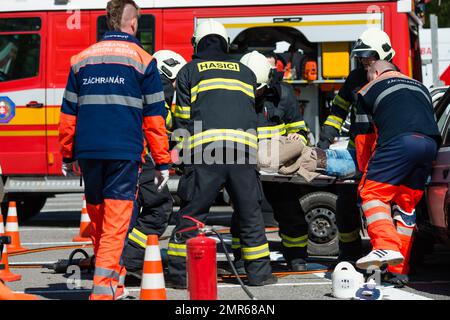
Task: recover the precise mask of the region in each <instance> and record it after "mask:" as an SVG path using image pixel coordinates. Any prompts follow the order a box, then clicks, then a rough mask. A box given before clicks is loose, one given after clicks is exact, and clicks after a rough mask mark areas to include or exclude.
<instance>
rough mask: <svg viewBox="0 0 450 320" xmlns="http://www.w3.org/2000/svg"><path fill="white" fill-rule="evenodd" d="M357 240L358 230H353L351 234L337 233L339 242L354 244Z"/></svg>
mask: <svg viewBox="0 0 450 320" xmlns="http://www.w3.org/2000/svg"><path fill="white" fill-rule="evenodd" d="M358 239H359V229H356V230H353V231H352V232H347V233H344V232H340V233H339V241H341V242H343V243H350V242H354V241H356V240H358Z"/></svg>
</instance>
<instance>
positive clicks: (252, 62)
mask: <svg viewBox="0 0 450 320" xmlns="http://www.w3.org/2000/svg"><path fill="white" fill-rule="evenodd" d="M241 63H242V64H244V65H246V66H247V67H249V68H250V70H252V71H253V73H254V74H255V75H256V82H257V83H258V88H257V89H261V88H262V87H264V86H266V85H267V84H268V83H269V76H270V71H271V70H272V66H271V65H270V63H269V61H267V58H266V57H265V56H264V55H263V54H261V53H259V52H258V51H252V52H249V53H247V54H245V55H244V56H243V57H242V58H241Z"/></svg>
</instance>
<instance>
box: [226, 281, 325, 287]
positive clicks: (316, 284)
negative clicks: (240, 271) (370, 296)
mask: <svg viewBox="0 0 450 320" xmlns="http://www.w3.org/2000/svg"><path fill="white" fill-rule="evenodd" d="M329 284H330V283H329V282H299V283H276V284H268V285H265V286H264V287H286V286H291V287H301V286H323V285H329ZM217 287H218V288H240V287H241V286H240V285H238V284H225V285H218V286H217Z"/></svg>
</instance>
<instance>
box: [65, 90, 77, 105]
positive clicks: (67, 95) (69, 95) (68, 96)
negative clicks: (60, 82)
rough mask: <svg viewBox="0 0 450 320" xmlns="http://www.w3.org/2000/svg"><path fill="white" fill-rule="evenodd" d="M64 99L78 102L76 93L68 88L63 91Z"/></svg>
mask: <svg viewBox="0 0 450 320" xmlns="http://www.w3.org/2000/svg"><path fill="white" fill-rule="evenodd" d="M64 99H66V100H67V101H69V102H72V103H78V95H77V94H76V93H74V92H71V91H69V90H66V91H64Z"/></svg>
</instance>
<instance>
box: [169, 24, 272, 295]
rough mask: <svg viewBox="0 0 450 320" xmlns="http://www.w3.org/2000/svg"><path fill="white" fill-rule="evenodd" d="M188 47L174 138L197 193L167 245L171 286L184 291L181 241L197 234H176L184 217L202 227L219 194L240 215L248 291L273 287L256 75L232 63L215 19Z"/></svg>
mask: <svg viewBox="0 0 450 320" xmlns="http://www.w3.org/2000/svg"><path fill="white" fill-rule="evenodd" d="M193 45H194V56H193V60H192V61H191V62H189V63H188V64H186V66H184V67H183V68H182V69H181V70H180V72H179V73H178V78H177V92H176V95H177V99H176V101H177V103H176V108H175V113H174V125H175V128H174V129H175V130H174V133H173V134H174V135H176V134H179V133H183V134H186V135H185V137H184V139H183V142H182V153H181V154H182V159H183V162H184V163H185V164H186V163H191V165H189V170H185V173H184V174H185V176H190V178H192V181H194V182H193V184H194V187H193V188H192V189H191V190H190V195H189V197H188V199H187V200H188V201H189V202H188V204H187V205H186V206H185V207H184V208H183V209H181V210H180V212H179V213H178V216H179V219H178V221H177V224H176V226H175V229H174V230H173V232H172V235H171V238H170V241H169V245H168V252H167V253H168V257H169V261H168V271H169V275H168V279H167V280H168V286H171V287H175V288H185V287H186V241H187V240H188V239H189V238H192V237H193V236H195V235H196V232H195V231H187V232H181V231H183V229H186V228H190V227H193V226H195V224H194V223H193V222H192V221H191V220H188V219H184V218H182V217H183V216H185V215H186V216H190V217H193V218H195V219H198V220H200V221H205V220H206V217H207V215H208V212H209V210H210V207H211V205H212V204H213V203H214V201H215V199H216V196H217V195H218V193H219V192H220V190H221V189H222V188H223V187H225V188H226V189H227V191H228V193H229V194H230V197H231V200H232V201H233V203H234V208H235V211H236V213H235V214H237V215H238V220H239V225H240V230H241V232H240V240H241V252H242V258H243V259H244V261H245V269H246V272H247V277H248V284H249V285H253V286H261V285H266V284H272V283H275V282H276V281H277V278H276V277H275V276H274V275H272V269H271V266H270V251H269V245H268V242H267V238H266V235H265V232H264V221H263V216H262V214H261V199H262V187H261V183H260V181H259V177H258V173H257V171H256V153H257V146H258V140H257V139H258V138H257V133H256V129H257V122H256V121H257V116H256V112H255V89H256V78H255V75H254V74H253V72H252V71H251V70H250V69H249V68H248V67H246V66H245V65H243V64H242V63H239V62H237V61H233V60H231V59H230V58H229V56H228V54H227V53H228V48H229V39H228V35H227V32H226V30H225V28H224V26H223V25H222V24H221V23H219V22H217V21H215V20H212V19H208V20H206V21H204V22H202V23H200V24H199V25H198V26H197V28H196V30H195V34H194V37H193ZM188 179H189V178H188Z"/></svg>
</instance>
